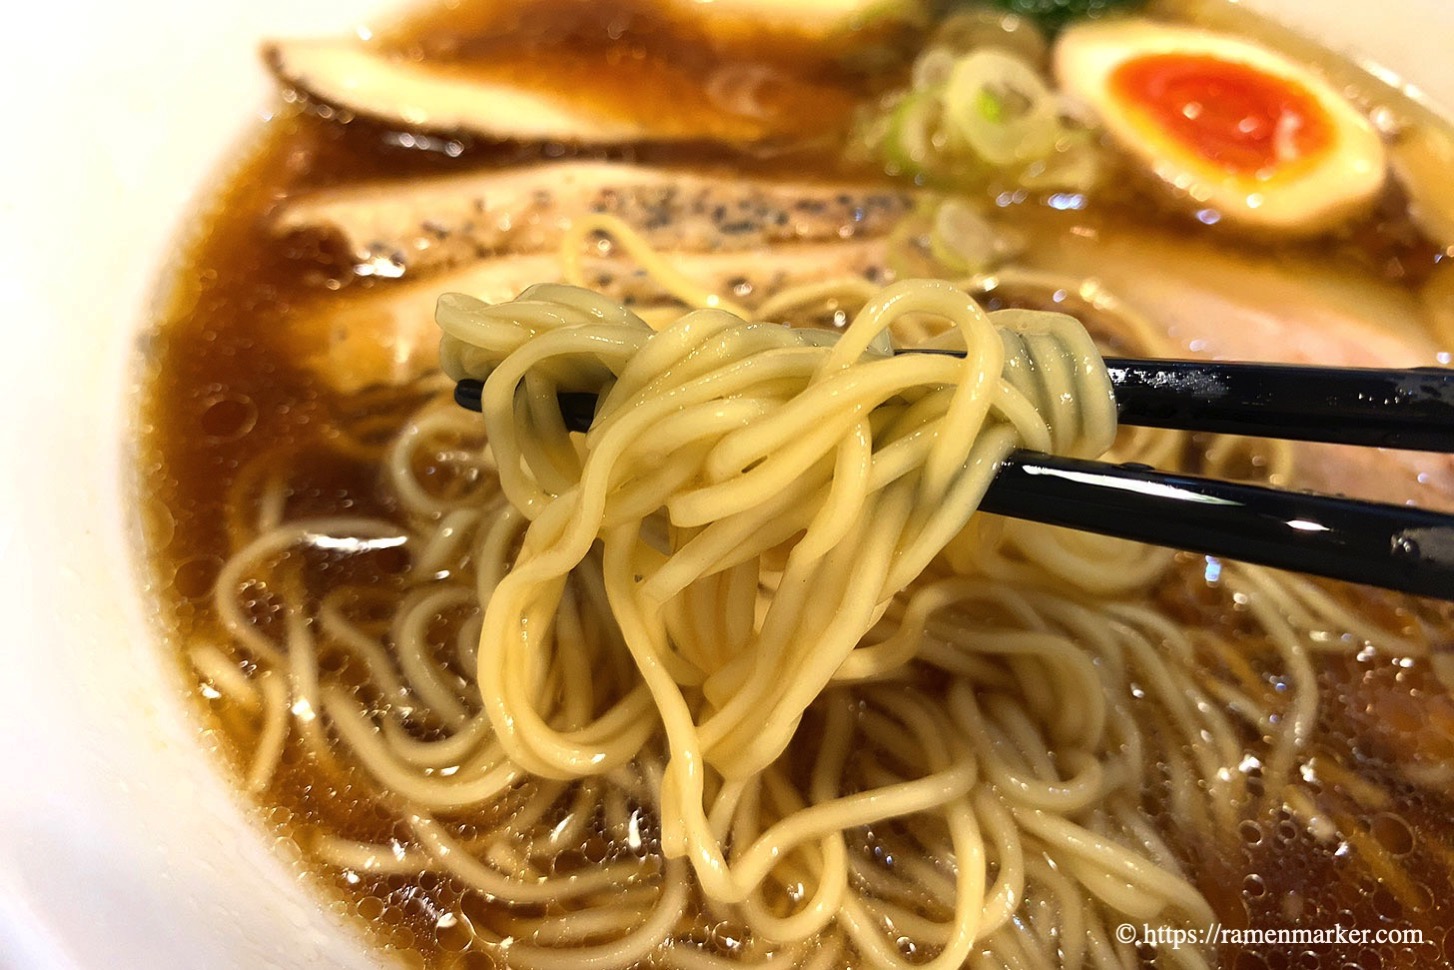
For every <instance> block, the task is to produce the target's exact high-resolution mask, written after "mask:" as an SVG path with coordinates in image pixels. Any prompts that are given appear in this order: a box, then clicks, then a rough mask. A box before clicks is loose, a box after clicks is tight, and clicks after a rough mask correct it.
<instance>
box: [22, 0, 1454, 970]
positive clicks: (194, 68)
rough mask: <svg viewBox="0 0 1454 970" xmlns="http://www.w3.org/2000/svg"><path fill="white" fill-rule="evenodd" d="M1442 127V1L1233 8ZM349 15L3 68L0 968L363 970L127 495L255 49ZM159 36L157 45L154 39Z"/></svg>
mask: <svg viewBox="0 0 1454 970" xmlns="http://www.w3.org/2000/svg"><path fill="white" fill-rule="evenodd" d="M1247 5H1248V6H1249V7H1252V8H1254V9H1258V10H1261V11H1265V12H1267V13H1269V14H1270V15H1272V16H1273V17H1275V18H1277V19H1281V20H1284V21H1285V22H1287V23H1289V24H1291V25H1293V26H1295V27H1298V28H1299V29H1301V30H1303V31H1304V32H1305V33H1307V34H1308V35H1309V36H1311V37H1314V38H1315V39H1318V40H1321V41H1322V42H1324V43H1326V44H1327V45H1328V46H1330V47H1333V48H1335V49H1339V50H1346V51H1349V52H1350V53H1352V54H1354V55H1355V56H1356V57H1358V58H1360V59H1365V58H1366V59H1367V60H1369V61H1370V62H1371V63H1373V64H1377V65H1382V66H1383V67H1385V68H1388V69H1390V73H1392V74H1396V75H1397V76H1399V77H1402V78H1403V79H1404V80H1406V81H1408V82H1411V83H1413V84H1415V85H1417V86H1419V87H1420V88H1421V89H1422V90H1423V91H1424V92H1425V93H1426V94H1427V96H1428V97H1429V98H1430V99H1431V100H1432V101H1433V102H1435V103H1438V104H1442V105H1443V106H1445V107H1446V108H1447V107H1448V106H1451V105H1454V60H1451V59H1450V58H1449V56H1448V51H1447V39H1448V38H1449V37H1451V36H1454V8H1450V7H1449V6H1448V5H1447V4H1446V3H1444V2H1442V0H1402V2H1397V3H1379V4H1373V3H1367V2H1361V0H1360V2H1354V0H1329V2H1327V3H1324V4H1318V5H1310V4H1306V3H1302V2H1299V0H1259V2H1248V3H1247ZM377 12H378V11H377V10H376V9H375V8H374V6H373V5H371V4H368V3H360V2H356V0H317V2H314V3H311V4H306V5H300V4H296V3H285V2H282V0H257V2H254V3H250V4H247V5H239V6H236V7H230V8H227V9H222V8H219V7H216V6H208V5H200V6H199V5H196V4H188V3H183V2H180V0H156V2H144V3H137V4H130V5H125V6H124V7H121V6H98V7H96V9H94V10H90V11H87V12H86V14H85V16H83V17H80V18H77V16H76V12H75V11H74V10H71V9H69V8H66V7H63V6H60V5H52V6H49V7H46V6H42V7H37V8H35V9H34V10H32V11H31V17H32V26H33V27H38V28H39V29H33V30H32V31H30V32H29V36H31V37H33V38H34V39H35V40H34V42H32V43H26V44H23V45H21V46H20V49H19V50H16V51H13V52H12V53H11V55H9V57H8V58H7V63H6V64H5V66H4V67H3V70H4V71H6V72H8V74H9V80H10V84H11V86H12V87H11V89H12V90H13V91H18V92H22V93H23V94H24V96H23V97H16V98H15V99H14V103H13V104H12V105H11V108H12V111H16V110H18V111H19V117H18V118H12V119H11V125H10V131H11V132H12V138H13V143H12V147H11V151H10V152H8V153H7V157H6V158H5V160H4V161H3V162H0V165H3V167H4V170H5V174H6V182H5V184H6V185H7V191H6V193H5V196H4V201H3V202H0V218H3V221H4V222H5V224H6V229H7V231H6V232H4V233H0V236H3V239H4V242H3V245H4V246H5V255H4V260H3V265H4V266H5V278H4V282H3V284H0V294H3V303H0V306H3V307H4V309H5V311H6V312H5V332H6V335H7V338H8V341H9V346H7V347H6V351H5V353H4V354H3V360H0V367H3V368H4V371H3V374H4V376H3V378H0V395H3V402H4V405H5V407H4V409H3V413H4V414H5V415H6V421H5V432H4V433H5V441H6V446H5V447H4V449H3V451H0V454H3V456H4V457H3V461H4V462H5V463H6V466H7V467H5V468H4V469H3V470H0V508H3V509H4V513H5V514H4V516H3V518H0V571H3V576H0V591H3V594H0V595H3V596H4V615H5V616H6V617H7V618H8V620H9V622H8V625H7V628H6V633H7V640H8V642H7V644H6V647H5V649H4V650H3V653H0V685H3V686H4V687H5V688H6V691H5V701H4V704H3V706H0V719H3V725H4V731H3V738H4V750H3V753H0V764H3V767H4V775H3V777H4V781H3V786H0V787H3V791H4V795H3V796H0V826H3V831H4V832H5V833H6V838H5V839H4V841H3V848H0V964H3V965H6V966H14V967H25V968H34V970H62V968H83V970H99V968H103V967H104V968H108V970H110V968H129V967H137V968H141V967H147V968H158V967H160V968H173V967H175V968H183V967H186V968H190V967H209V968H229V967H238V968H242V967H248V968H254V967H277V968H295V967H296V968H302V967H312V966H320V965H326V966H332V967H371V966H379V965H382V964H384V963H385V958H384V957H382V956H381V955H379V954H377V953H376V952H374V951H371V950H370V949H369V948H368V947H367V946H366V944H365V943H364V942H363V939H362V936H361V934H360V933H359V932H358V928H357V927H356V926H355V925H353V924H351V923H350V922H349V921H347V920H346V919H345V918H344V913H343V912H342V904H341V903H335V902H330V901H329V900H328V899H327V898H326V897H325V896H323V895H322V894H321V893H319V892H316V891H315V890H314V888H313V887H312V885H311V884H310V882H309V880H308V879H306V878H305V877H303V876H302V874H301V873H300V870H299V868H298V865H297V847H296V846H293V845H291V844H289V843H288V842H287V841H286V840H275V839H274V838H273V837H272V836H270V835H269V834H268V832H269V831H270V830H269V829H268V827H266V826H264V825H260V824H258V821H257V820H256V818H255V817H254V815H255V810H254V809H253V808H251V807H250V806H249V805H247V804H246V803H245V802H244V800H243V798H242V797H241V796H240V795H239V794H238V792H237V791H236V790H235V788H234V787H233V786H232V784H231V783H230V782H229V781H228V780H227V779H225V778H224V777H223V776H222V775H221V774H220V773H219V772H218V770H217V768H216V766H215V764H214V763H213V761H212V760H211V759H210V758H209V757H208V756H207V754H206V739H205V737H203V736H202V729H201V728H200V727H199V726H198V721H197V720H196V719H195V717H194V715H193V712H192V711H191V710H189V709H188V708H187V706H186V705H185V704H184V703H183V698H182V685H181V682H180V679H179V677H178V674H177V671H176V669H175V664H174V662H173V661H172V660H171V658H169V657H166V656H164V655H163V653H162V651H161V650H159V649H158V647H157V643H158V638H159V636H160V629H161V625H160V620H159V618H158V616H157V613H156V609H157V608H156V606H155V605H154V603H153V601H152V598H151V596H150V594H149V590H148V584H149V583H150V582H151V579H150V576H149V573H148V570H147V568H146V566H145V563H144V562H143V559H142V554H141V551H140V540H139V532H140V529H139V522H140V519H141V515H142V511H143V510H141V509H139V508H138V507H137V499H136V497H135V494H134V490H133V487H132V482H133V481H137V482H139V486H138V488H137V489H135V491H139V492H140V494H141V496H142V498H141V501H143V502H144V501H145V495H146V481H147V475H148V469H147V468H145V467H141V468H138V467H137V464H136V463H137V460H138V459H137V456H136V455H135V454H134V453H133V450H132V448H131V446H130V443H131V442H132V441H133V440H134V438H135V436H136V433H137V430H138V429H137V422H138V420H139V419H138V417H137V413H136V401H135V398H136V394H137V388H136V386H135V382H136V380H137V377H138V361H139V359H140V358H141V356H142V355H143V354H144V351H145V342H146V340H147V339H148V338H147V327H148V325H149V324H150V323H152V322H153V319H154V314H155V310H156V307H155V305H154V302H153V301H154V298H155V289H156V286H157V281H158V279H159V278H160V276H161V274H162V271H163V268H164V267H165V266H167V265H168V261H169V260H170V259H171V258H172V257H173V255H174V253H175V248H176V246H177V244H178V240H179V239H181V238H185V237H186V235H187V234H188V233H189V232H191V231H192V230H194V229H195V228H196V226H195V222H194V213H195V200H196V198H197V193H199V192H200V191H202V189H203V188H204V187H205V186H208V185H210V184H211V181H212V180H213V179H215V177H216V176H217V175H218V174H219V170H220V169H226V168H227V167H228V166H229V164H230V160H231V159H232V158H233V157H234V156H235V155H236V154H237V151H236V148H237V146H238V145H239V144H241V142H242V141H243V140H245V139H246V138H248V137H249V136H250V134H251V128H252V126H255V125H256V123H257V122H258V120H259V118H260V116H261V115H262V114H263V113H265V112H266V111H267V110H268V109H267V106H268V104H269V103H270V97H271V95H270V91H271V88H272V85H271V82H270V81H269V79H268V78H267V77H266V75H265V72H264V71H263V69H262V67H261V66H260V64H259V61H258V58H257V48H258V44H259V42H260V41H261V40H262V39H263V38H264V37H265V36H279V35H306V34H313V33H319V34H325V33H337V32H340V31H342V30H346V29H348V28H349V26H350V25H353V24H356V23H360V22H363V21H366V20H367V19H368V18H370V17H371V16H373V15H375V14H376V13H377ZM159 25H165V30H164V35H165V38H164V39H163V38H162V37H159V31H158V27H159Z"/></svg>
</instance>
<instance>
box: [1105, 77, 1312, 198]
mask: <svg viewBox="0 0 1454 970" xmlns="http://www.w3.org/2000/svg"><path fill="white" fill-rule="evenodd" d="M1111 90H1112V92H1113V93H1114V94H1115V95H1116V96H1117V97H1118V98H1119V99H1120V100H1122V101H1123V103H1126V104H1128V105H1134V106H1136V107H1138V108H1139V109H1140V110H1141V111H1142V112H1144V113H1145V114H1146V115H1147V116H1149V119H1150V120H1151V121H1153V122H1154V123H1155V124H1156V125H1157V126H1158V127H1160V128H1161V129H1163V130H1164V131H1165V133H1166V134H1167V135H1169V136H1170V137H1171V138H1172V139H1173V140H1174V141H1176V142H1179V143H1180V144H1182V145H1183V146H1185V147H1186V148H1187V149H1189V150H1190V151H1192V152H1193V153H1195V154H1196V155H1198V156H1200V157H1202V158H1204V159H1206V160H1207V161H1208V162H1211V163H1213V164H1215V165H1217V166H1219V167H1221V168H1223V169H1226V170H1227V171H1229V172H1235V173H1238V174H1248V175H1251V174H1264V175H1265V174H1270V172H1271V171H1272V170H1274V169H1276V168H1279V167H1281V166H1284V165H1287V164H1288V163H1290V162H1295V161H1297V160H1299V159H1302V158H1306V157H1308V156H1313V155H1317V154H1319V153H1320V152H1322V151H1324V150H1325V149H1327V148H1328V146H1329V145H1330V144H1331V143H1332V141H1333V123H1332V121H1331V119H1329V118H1328V115H1327V112H1326V111H1324V109H1323V107H1322V105H1321V104H1319V103H1318V101H1317V99H1316V98H1314V97H1313V96H1312V95H1310V94H1309V93H1308V92H1307V91H1306V90H1304V89H1303V88H1302V87H1300V86H1298V85H1297V84H1296V83H1294V82H1292V81H1289V80H1287V79H1286V78H1282V77H1277V76H1276V75H1272V74H1267V73H1265V72H1263V71H1259V70H1257V69H1256V68H1253V67H1249V66H1247V65H1245V64H1237V63H1234V62H1232V61H1224V60H1221V59H1219V58H1216V57H1212V56H1209V55H1206V54H1152V55H1148V56H1145V57H1139V58H1136V59H1134V60H1130V61H1127V62H1126V63H1124V64H1122V65H1121V66H1120V67H1118V68H1117V69H1116V71H1115V73H1114V74H1112V76H1111Z"/></svg>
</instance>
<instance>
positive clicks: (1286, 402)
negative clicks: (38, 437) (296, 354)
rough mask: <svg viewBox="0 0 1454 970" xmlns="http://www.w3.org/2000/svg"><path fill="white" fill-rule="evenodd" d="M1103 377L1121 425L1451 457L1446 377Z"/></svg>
mask: <svg viewBox="0 0 1454 970" xmlns="http://www.w3.org/2000/svg"><path fill="white" fill-rule="evenodd" d="M899 352H900V353H959V354H962V353H963V352H962V351H959V352H955V351H923V350H906V351H899ZM1106 369H1107V371H1108V372H1109V373H1110V376H1111V385H1112V386H1113V387H1114V388H1115V393H1116V411H1117V414H1118V417H1119V420H1120V422H1121V423H1122V424H1131V425H1140V426H1142V427H1148V428H1178V429H1180V430H1183V431H1212V432H1217V433H1219V434H1240V435H1250V436H1252V437H1257V438H1286V439H1291V440H1296V441H1326V442H1331V443H1333V444H1344V445H1362V446H1365V447H1371V448H1402V449H1408V450H1411V451H1442V452H1454V370H1449V369H1444V368H1438V367H1418V368H1413V369H1411V370H1399V369H1394V368H1371V367H1304V366H1297V365H1292V364H1247V363H1230V362H1226V361H1207V360H1133V359H1129V358H1121V357H1107V358H1106ZM478 384H479V382H478V381H461V382H460V383H459V384H458V385H457V386H456V388H455V399H456V400H457V401H459V403H460V404H461V405H463V406H464V407H467V408H470V409H471V410H475V411H478V410H479V409H480V404H479V391H480V389H479V386H478ZM560 398H561V413H562V414H564V415H565V419H566V426H567V427H570V428H572V429H575V430H579V431H583V430H585V429H586V428H589V427H590V426H591V418H592V417H593V416H594V414H595V412H596V401H595V398H594V397H593V396H591V395H589V394H562V395H561V396H560Z"/></svg>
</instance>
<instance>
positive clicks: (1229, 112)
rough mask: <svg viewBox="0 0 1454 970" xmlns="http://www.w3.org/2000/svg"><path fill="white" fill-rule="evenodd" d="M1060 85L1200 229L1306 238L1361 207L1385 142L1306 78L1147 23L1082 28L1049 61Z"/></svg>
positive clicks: (1265, 58) (1243, 44) (1280, 60)
mask: <svg viewBox="0 0 1454 970" xmlns="http://www.w3.org/2000/svg"><path fill="white" fill-rule="evenodd" d="M1055 70H1056V74H1057V76H1058V77H1059V80H1060V83H1061V85H1062V86H1063V87H1064V88H1065V89H1066V90H1067V91H1069V92H1070V93H1071V94H1072V95H1074V96H1076V97H1078V98H1079V99H1081V100H1082V101H1084V102H1085V103H1086V104H1087V105H1088V106H1089V107H1090V108H1091V109H1092V110H1093V111H1094V112H1095V114H1096V115H1097V116H1098V117H1099V119H1100V121H1101V123H1102V124H1103V125H1104V126H1105V129H1106V131H1107V132H1108V133H1109V134H1110V135H1111V137H1112V138H1114V139H1115V140H1116V141H1117V142H1118V143H1119V144H1120V145H1121V146H1122V147H1123V148H1125V149H1126V150H1127V151H1128V152H1129V153H1131V155H1132V156H1134V157H1135V158H1137V159H1138V160H1140V161H1142V162H1144V163H1145V164H1146V165H1147V166H1149V167H1150V169H1151V170H1152V171H1153V172H1155V174H1156V175H1157V176H1158V177H1159V178H1161V179H1162V180H1163V181H1165V182H1166V183H1167V184H1168V185H1170V186H1172V187H1173V188H1174V189H1176V190H1177V194H1178V195H1180V196H1181V197H1182V198H1184V199H1186V200H1188V201H1189V202H1190V203H1191V204H1193V205H1194V206H1195V207H1196V208H1197V209H1198V210H1203V211H1205V212H1206V213H1207V216H1206V217H1207V218H1218V219H1220V218H1226V219H1229V220H1234V221H1237V222H1240V223H1242V224H1244V225H1249V226H1257V227H1261V228H1265V229H1271V230H1281V231H1294V232H1310V231H1316V230H1319V229H1324V228H1327V227H1328V226H1330V225H1332V224H1333V223H1336V222H1338V221H1339V220H1341V219H1344V218H1346V217H1347V216H1349V215H1352V214H1354V213H1355V212H1357V211H1358V210H1359V209H1361V208H1364V207H1366V206H1367V205H1368V204H1369V203H1370V202H1371V201H1372V200H1373V198H1374V197H1375V196H1376V195H1377V194H1378V191H1379V189H1380V188H1382V186H1383V181H1384V177H1385V171H1386V168H1387V160H1386V158H1385V153H1384V146H1383V142H1382V141H1381V140H1380V138H1379V135H1378V132H1376V131H1375V130H1374V129H1373V126H1372V125H1371V124H1369V122H1368V119H1366V118H1365V117H1364V116H1363V115H1362V114H1361V113H1360V112H1359V111H1358V109H1357V108H1355V107H1354V106H1353V105H1352V104H1350V103H1349V102H1348V101H1347V100H1346V99H1345V98H1344V97H1343V96H1342V95H1340V94H1339V93H1338V92H1337V91H1335V90H1334V89H1333V88H1331V87H1330V86H1329V85H1328V84H1327V83H1326V82H1325V81H1323V80H1322V79H1321V78H1320V77H1318V76H1317V75H1316V74H1314V73H1313V72H1311V71H1309V70H1308V69H1307V68H1306V67H1303V66H1302V65H1300V64H1297V63H1295V62H1293V61H1291V60H1288V59H1287V58H1286V57H1283V56H1282V55H1280V54H1276V53H1273V52H1272V51H1270V50H1268V49H1266V48H1265V47H1260V46H1258V45H1257V44H1255V43H1252V42H1249V41H1246V40H1243V39H1240V38H1234V37H1228V36H1225V35H1222V34H1217V33H1213V32H1211V31H1206V30H1199V29H1196V28H1189V27H1173V26H1169V25H1166V24H1159V23H1155V22H1152V21H1146V20H1126V21H1119V22H1108V23H1096V24H1086V25H1084V26H1080V27H1075V28H1072V29H1071V30H1068V31H1066V32H1065V34H1063V35H1062V36H1061V38H1060V40H1059V42H1058V44H1057V47H1056V51H1055Z"/></svg>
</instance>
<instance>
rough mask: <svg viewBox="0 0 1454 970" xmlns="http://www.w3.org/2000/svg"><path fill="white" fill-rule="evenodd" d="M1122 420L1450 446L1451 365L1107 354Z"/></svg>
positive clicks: (1453, 444) (1338, 440)
mask: <svg viewBox="0 0 1454 970" xmlns="http://www.w3.org/2000/svg"><path fill="white" fill-rule="evenodd" d="M1106 369H1107V370H1108V371H1109V372H1110V375H1111V384H1112V386H1113V387H1115V390H1116V410H1117V412H1118V414H1119V417H1120V420H1121V423H1122V424H1134V425H1141V426H1143V427H1150V428H1180V429H1182V430H1184V431H1214V432H1218V433H1221V434H1241V435H1251V436H1254V437H1258V438H1287V439H1292V440H1296V441H1327V442H1332V443H1334V444H1344V445H1363V446H1366V447H1372V448H1403V449H1407V450H1410V451H1443V452H1454V370H1448V369H1444V368H1439V367H1416V368H1413V369H1411V370H1399V369H1394V368H1371V367H1301V366H1296V365H1292V364H1245V363H1230V362H1224V361H1206V360H1128V359H1122V358H1114V357H1107V358H1106Z"/></svg>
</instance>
